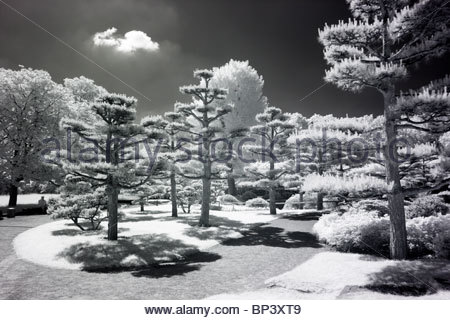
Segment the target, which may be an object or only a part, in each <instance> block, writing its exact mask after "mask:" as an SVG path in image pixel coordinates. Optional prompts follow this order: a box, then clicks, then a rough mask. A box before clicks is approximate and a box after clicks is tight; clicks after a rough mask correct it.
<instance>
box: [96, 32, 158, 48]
mask: <svg viewBox="0 0 450 320" xmlns="http://www.w3.org/2000/svg"><path fill="white" fill-rule="evenodd" d="M93 42H94V45H96V46H99V47H111V48H113V49H115V50H117V51H119V52H124V53H134V52H136V51H137V50H144V51H148V52H155V51H158V50H159V43H158V42H155V41H153V40H152V38H150V37H149V36H148V35H147V34H146V33H145V32H143V31H138V30H132V31H128V32H127V33H125V34H124V35H123V36H120V35H118V34H117V29H116V28H114V27H113V28H109V29H107V30H106V31H103V32H97V33H96V34H95V35H94V37H93Z"/></svg>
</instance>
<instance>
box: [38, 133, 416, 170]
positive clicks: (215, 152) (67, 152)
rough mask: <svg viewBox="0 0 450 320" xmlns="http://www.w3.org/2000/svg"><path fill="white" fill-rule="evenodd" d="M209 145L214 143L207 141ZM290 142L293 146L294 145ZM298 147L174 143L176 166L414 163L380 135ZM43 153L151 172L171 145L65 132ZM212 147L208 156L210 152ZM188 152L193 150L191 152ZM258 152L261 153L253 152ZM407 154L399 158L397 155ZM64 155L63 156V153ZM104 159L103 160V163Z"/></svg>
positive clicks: (303, 141) (250, 140) (46, 158)
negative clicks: (144, 166)
mask: <svg viewBox="0 0 450 320" xmlns="http://www.w3.org/2000/svg"><path fill="white" fill-rule="evenodd" d="M208 139H209V140H208ZM80 140H83V143H82V144H81V145H78V146H79V147H78V150H77V152H74V151H73V147H74V144H75V141H80ZM206 141H208V143H206ZM290 141H291V140H290ZM293 141H294V143H290V144H289V143H285V142H284V143H281V142H280V141H277V140H274V141H271V142H270V143H268V141H267V139H266V138H265V137H262V138H261V139H259V140H258V139H256V138H254V137H249V136H246V137H241V138H239V139H228V138H224V137H221V138H217V139H211V138H209V137H206V136H201V135H200V137H199V138H196V139H188V138H179V139H178V140H177V141H176V143H175V148H174V149H175V150H177V153H176V159H174V161H175V162H179V163H187V162H189V161H191V160H194V159H195V160H197V161H200V162H206V161H207V160H208V159H209V160H210V161H212V162H217V163H225V164H226V163H229V162H231V161H236V160H237V161H240V162H242V163H244V164H250V163H256V162H258V161H261V162H266V161H269V160H272V161H274V162H275V163H279V162H281V161H282V159H283V160H285V159H292V160H293V161H294V163H295V165H296V166H298V165H299V164H300V162H302V163H317V162H323V161H325V158H326V160H327V161H330V160H332V161H335V162H338V161H342V160H343V159H345V160H346V161H348V162H349V163H351V164H353V165H364V164H365V163H367V162H368V161H369V159H370V157H375V158H376V159H377V160H381V159H383V158H384V159H386V158H388V159H389V160H390V161H395V162H397V163H402V162H405V161H408V159H409V158H410V157H411V146H412V145H413V143H412V142H410V141H408V139H406V138H396V139H394V140H392V141H387V143H386V142H385V141H384V139H383V136H382V135H381V134H379V133H377V134H374V135H373V137H372V139H371V140H370V141H369V140H367V139H363V138H361V137H355V138H352V139H348V140H347V139H346V140H345V141H343V140H341V139H338V138H328V137H327V130H326V129H324V130H323V131H322V137H321V139H319V140H314V139H312V138H308V137H306V138H297V139H293ZM42 144H43V146H44V148H43V149H42V151H41V154H40V158H41V160H42V161H43V162H44V163H51V164H58V163H60V162H61V161H62V160H64V161H68V162H70V163H85V164H89V163H91V164H92V163H99V162H106V163H111V162H113V159H116V161H117V163H123V162H125V161H135V162H136V163H139V162H140V161H141V160H148V162H149V166H150V167H153V165H154V164H155V163H156V162H157V161H158V157H159V156H160V155H161V149H162V146H163V145H166V144H167V141H164V140H163V139H156V140H155V139H148V138H130V139H120V138H113V139H110V140H107V139H98V138H97V139H94V138H89V139H87V138H84V137H82V136H78V135H76V136H75V137H74V133H73V132H72V131H71V129H67V130H66V137H65V143H62V141H61V139H60V138H57V137H48V138H46V139H44V140H43V141H42ZM205 145H209V152H207V150H205ZM187 146H191V147H190V148H189V147H187ZM255 148H256V149H258V152H255V151H252V149H255ZM400 148H401V149H402V150H403V152H401V153H399V152H398V150H399V149H400ZM63 151H64V152H63ZM100 155H103V156H102V157H101V156H100Z"/></svg>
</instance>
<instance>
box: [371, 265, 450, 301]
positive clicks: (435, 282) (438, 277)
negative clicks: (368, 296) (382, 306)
mask: <svg viewBox="0 0 450 320" xmlns="http://www.w3.org/2000/svg"><path fill="white" fill-rule="evenodd" d="M365 288H366V289H369V290H371V291H375V292H381V293H385V294H395V295H403V296H423V295H427V294H432V293H435V292H436V291H438V290H450V262H449V261H448V260H420V261H418V260H415V261H402V262H399V263H398V264H396V265H395V266H388V267H386V268H384V269H383V270H382V271H381V272H377V273H374V274H371V275H370V284H368V285H366V286H365Z"/></svg>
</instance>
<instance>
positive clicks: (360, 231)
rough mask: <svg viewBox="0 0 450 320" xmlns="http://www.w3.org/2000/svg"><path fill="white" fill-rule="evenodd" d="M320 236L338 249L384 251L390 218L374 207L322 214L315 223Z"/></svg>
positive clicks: (374, 252) (386, 246)
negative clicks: (365, 209)
mask: <svg viewBox="0 0 450 320" xmlns="http://www.w3.org/2000/svg"><path fill="white" fill-rule="evenodd" d="M313 230H314V232H315V233H316V234H317V236H318V237H319V240H321V241H324V242H326V243H328V244H329V245H331V246H333V247H335V248H336V249H337V250H339V251H344V252H367V253H372V254H376V253H377V252H378V253H382V254H386V251H387V249H388V246H389V219H388V218H387V217H382V218H380V217H379V216H378V212H377V211H360V210H357V209H350V210H349V211H348V212H346V213H344V214H340V213H337V212H334V213H330V214H327V215H323V216H322V217H321V218H320V219H319V221H318V222H317V223H316V224H315V225H314V228H313Z"/></svg>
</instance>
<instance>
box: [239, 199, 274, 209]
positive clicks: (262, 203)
mask: <svg viewBox="0 0 450 320" xmlns="http://www.w3.org/2000/svg"><path fill="white" fill-rule="evenodd" d="M245 206H246V207H250V208H267V207H269V202H267V201H266V200H264V199H263V198H255V199H250V200H248V201H247V202H245Z"/></svg>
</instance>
